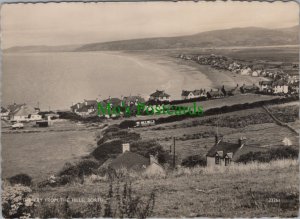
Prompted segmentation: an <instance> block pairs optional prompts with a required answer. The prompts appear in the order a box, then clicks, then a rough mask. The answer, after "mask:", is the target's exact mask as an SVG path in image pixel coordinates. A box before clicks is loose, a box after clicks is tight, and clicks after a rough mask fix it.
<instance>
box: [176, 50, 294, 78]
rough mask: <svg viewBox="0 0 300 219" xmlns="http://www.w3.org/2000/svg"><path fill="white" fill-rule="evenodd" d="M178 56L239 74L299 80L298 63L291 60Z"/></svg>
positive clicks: (212, 55)
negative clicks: (246, 59)
mask: <svg viewBox="0 0 300 219" xmlns="http://www.w3.org/2000/svg"><path fill="white" fill-rule="evenodd" d="M179 58H181V59H185V60H193V61H195V62H197V63H199V64H201V65H210V66H211V67H213V68H216V69H224V70H228V71H231V72H234V73H237V74H241V75H248V76H252V77H259V76H260V77H267V78H270V79H272V80H280V79H282V80H286V81H288V82H289V83H294V82H299V64H298V63H292V62H289V63H287V62H268V61H255V62H251V61H245V60H234V59H231V58H228V57H225V56H222V55H214V54H211V55H184V54H180V55H179Z"/></svg>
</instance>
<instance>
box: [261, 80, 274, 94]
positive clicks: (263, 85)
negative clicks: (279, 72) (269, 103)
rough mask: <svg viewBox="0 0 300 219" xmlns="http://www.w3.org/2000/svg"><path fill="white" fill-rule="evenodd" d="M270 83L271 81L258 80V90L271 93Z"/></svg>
mask: <svg viewBox="0 0 300 219" xmlns="http://www.w3.org/2000/svg"><path fill="white" fill-rule="evenodd" d="M272 84H273V81H260V82H259V91H260V92H264V93H272V90H273V89H272Z"/></svg>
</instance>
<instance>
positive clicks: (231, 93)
mask: <svg viewBox="0 0 300 219" xmlns="http://www.w3.org/2000/svg"><path fill="white" fill-rule="evenodd" d="M224 90H225V92H226V93H225V94H226V95H227V96H234V95H238V94H241V90H240V89H239V84H237V85H236V86H235V87H233V88H226V89H225V88H224Z"/></svg>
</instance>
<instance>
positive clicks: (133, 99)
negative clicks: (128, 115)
mask: <svg viewBox="0 0 300 219" xmlns="http://www.w3.org/2000/svg"><path fill="white" fill-rule="evenodd" d="M122 101H123V103H124V104H125V105H126V106H133V105H135V106H137V105H138V103H145V99H144V98H142V97H140V96H128V97H123V99H122Z"/></svg>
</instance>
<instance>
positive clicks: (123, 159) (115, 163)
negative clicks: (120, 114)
mask: <svg viewBox="0 0 300 219" xmlns="http://www.w3.org/2000/svg"><path fill="white" fill-rule="evenodd" d="M156 157H157V156H153V155H150V158H146V157H144V156H142V155H140V154H136V153H133V152H131V151H130V144H129V143H127V144H123V145H122V154H120V155H119V156H117V158H115V159H109V160H108V161H107V162H105V163H104V164H105V166H103V167H108V168H110V169H112V170H115V171H117V170H120V169H127V170H130V171H136V172H140V173H143V174H145V175H147V176H154V175H159V176H164V175H165V174H166V173H165V170H164V168H163V167H162V166H161V165H160V164H159V162H158V160H157V158H156Z"/></svg>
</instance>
